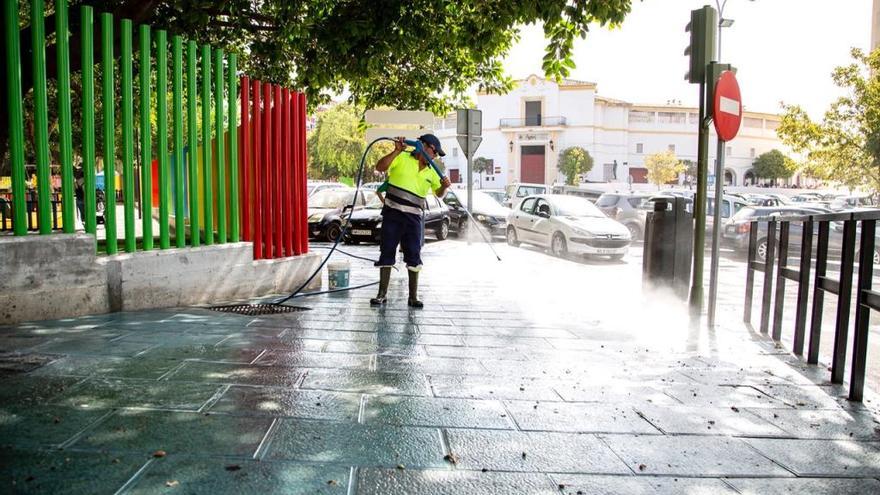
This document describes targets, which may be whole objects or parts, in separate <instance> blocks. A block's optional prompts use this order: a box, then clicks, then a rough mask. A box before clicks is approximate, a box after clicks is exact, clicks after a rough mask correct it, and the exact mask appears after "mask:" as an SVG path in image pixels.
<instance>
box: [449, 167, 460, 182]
mask: <svg viewBox="0 0 880 495" xmlns="http://www.w3.org/2000/svg"><path fill="white" fill-rule="evenodd" d="M449 182H453V183H459V182H461V177H460V176H459V175H458V169H457V168H451V169H449Z"/></svg>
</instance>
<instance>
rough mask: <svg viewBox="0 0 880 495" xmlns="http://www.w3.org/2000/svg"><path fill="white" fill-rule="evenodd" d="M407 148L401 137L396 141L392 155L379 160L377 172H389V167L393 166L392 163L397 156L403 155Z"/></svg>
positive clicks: (389, 154)
mask: <svg viewBox="0 0 880 495" xmlns="http://www.w3.org/2000/svg"><path fill="white" fill-rule="evenodd" d="M404 148H406V145H405V144H404V142H403V138H402V137H399V138H396V139H395V140H394V150H393V151H392V152H391V153H388V154H387V155H385V156H383V157H382V158H379V161H378V162H376V171H377V172H386V171H388V167H390V166H391V162H393V161H394V159H395V158H397V155H399V154H401V153H402V152H403V150H404Z"/></svg>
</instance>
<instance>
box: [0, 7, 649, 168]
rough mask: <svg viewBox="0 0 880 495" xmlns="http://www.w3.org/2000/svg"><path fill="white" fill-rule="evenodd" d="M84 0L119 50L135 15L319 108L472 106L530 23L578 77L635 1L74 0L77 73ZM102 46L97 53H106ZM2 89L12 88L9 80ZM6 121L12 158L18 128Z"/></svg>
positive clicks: (547, 65) (0, 141) (503, 80)
mask: <svg viewBox="0 0 880 495" xmlns="http://www.w3.org/2000/svg"><path fill="white" fill-rule="evenodd" d="M26 3H27V2H20V4H21V5H22V7H21V12H22V25H23V26H24V28H23V29H22V31H21V33H20V40H21V47H22V53H23V54H25V56H23V57H22V60H23V62H24V64H25V65H24V66H23V67H22V75H23V78H24V80H23V93H25V94H27V93H28V92H29V91H30V89H31V87H32V84H33V81H32V79H31V75H30V74H31V72H32V70H31V68H30V66H29V65H28V64H29V63H30V60H29V59H30V57H28V56H26V54H27V53H29V51H30V50H31V46H30V28H29V27H27V25H26V24H27V14H28V12H27V5H26ZM84 4H88V5H93V6H95V8H96V11H97V12H112V13H113V14H114V17H115V19H116V22H117V26H116V29H115V30H114V35H115V37H116V40H115V42H116V44H117V47H116V48H117V50H116V51H115V53H118V46H119V29H118V22H119V20H120V19H132V20H133V21H134V23H135V25H137V24H141V23H143V24H150V25H152V26H153V27H154V28H155V29H167V30H168V31H169V34H172V35H173V34H182V35H184V36H186V37H187V38H188V39H193V40H195V41H197V42H199V43H210V44H212V45H214V46H216V47H220V48H225V49H226V50H227V51H234V52H237V53H238V54H239V57H240V58H239V67H240V68H241V69H242V70H243V71H244V72H246V73H248V74H249V75H251V76H253V77H255V78H258V79H262V80H265V81H269V82H273V83H278V84H283V85H289V86H292V87H296V88H301V89H302V90H304V91H305V92H306V94H307V96H308V99H309V105H310V108H315V107H316V105H319V104H321V103H325V102H327V101H328V100H329V98H330V96H331V95H333V94H348V95H349V101H350V102H351V103H353V104H355V105H357V106H359V107H365V108H375V107H379V106H390V107H394V108H405V109H410V110H418V109H427V110H432V111H434V112H435V113H437V114H445V113H446V112H447V111H448V110H450V109H451V108H453V107H455V106H459V105H462V104H463V103H464V102H465V100H466V93H467V91H468V89H470V88H471V87H473V86H478V87H479V88H480V89H481V90H484V91H487V92H504V91H507V90H509V89H510V88H511V87H512V80H511V79H510V78H509V76H507V75H506V74H505V73H504V70H503V67H502V60H503V58H504V56H505V55H506V54H507V53H508V51H509V50H510V48H511V47H512V46H513V44H514V42H515V41H516V40H517V39H518V36H519V34H518V28H519V26H521V25H526V24H531V23H541V24H542V25H543V29H544V33H545V36H546V37H547V40H548V42H547V46H546V50H545V56H544V59H543V64H542V65H543V69H544V72H545V74H546V75H547V76H548V77H552V78H561V77H566V76H568V75H569V73H570V71H571V69H572V68H574V67H575V64H574V62H573V60H572V51H573V47H574V40H575V39H576V38H585V37H586V36H587V33H588V31H589V27H590V26H591V25H601V26H605V25H608V26H616V25H619V24H620V23H621V22H622V21H623V19H624V17H625V16H626V14H627V13H629V11H630V9H631V4H632V0H574V1H569V0H546V1H540V2H535V1H525V0H516V1H513V0H508V1H500V0H408V1H406V2H401V1H391V0H346V1H341V0H307V1H301V2H290V1H286V0H217V1H212V2H205V1H202V0H115V1H114V0H79V1H77V0H73V1H72V2H71V4H70V31H71V33H72V38H71V57H70V60H71V67H72V70H73V71H74V72H76V71H78V70H79V69H80V56H81V54H80V42H79V32H80V16H79V6H80V5H84ZM47 13H48V14H49V15H48V17H47V18H46V31H47V34H48V39H54V29H55V28H54V26H55V21H54V13H52V12H51V10H49V11H47ZM96 39H97V38H96ZM96 45H98V44H97V43H96ZM97 48H99V47H98V46H96V49H97ZM97 55H98V54H97V50H96V60H99V58H98V57H97ZM0 56H4V55H2V54H0ZM55 57H56V55H55V51H54V45H51V46H49V47H48V49H47V52H46V59H47V61H48V67H47V73H48V77H49V78H50V79H54V78H55V76H56V73H57V68H56V67H55V62H54V61H55ZM2 79H3V78H0V80H2ZM0 86H4V85H3V83H2V81H0ZM0 90H2V91H0V94H4V95H5V87H0ZM3 100H4V99H3V98H0V103H2V102H3ZM50 104H51V102H50ZM5 114H6V108H5V104H0V115H5ZM2 120H3V122H2V123H0V156H2V155H4V154H5V153H3V151H5V144H6V137H7V134H8V131H7V129H6V119H2Z"/></svg>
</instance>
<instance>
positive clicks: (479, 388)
mask: <svg viewBox="0 0 880 495" xmlns="http://www.w3.org/2000/svg"><path fill="white" fill-rule="evenodd" d="M431 388H432V389H433V391H434V395H436V396H437V397H451V398H459V399H500V400H560V397H559V394H557V393H556V392H555V391H554V389H553V387H552V382H550V381H541V380H536V379H533V378H524V379H515V378H501V377H492V376H456V375H437V376H432V377H431Z"/></svg>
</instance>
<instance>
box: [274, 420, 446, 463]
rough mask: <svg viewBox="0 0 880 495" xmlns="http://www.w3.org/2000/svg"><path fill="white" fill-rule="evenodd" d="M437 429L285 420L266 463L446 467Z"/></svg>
mask: <svg viewBox="0 0 880 495" xmlns="http://www.w3.org/2000/svg"><path fill="white" fill-rule="evenodd" d="M443 456H444V452H443V446H442V443H441V438H440V430H438V429H436V428H415V427H397V426H386V425H362V424H356V423H328V422H317V421H303V420H294V419H283V420H281V424H280V425H279V426H278V429H277V431H276V432H275V434H274V436H273V437H272V439H271V443H270V445H269V448H268V451H267V454H266V459H270V460H297V461H311V462H330V463H334V464H344V465H355V466H385V467H391V468H394V467H396V466H398V465H402V466H404V467H408V468H417V467H424V468H430V467H446V461H445V460H444V459H443Z"/></svg>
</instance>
